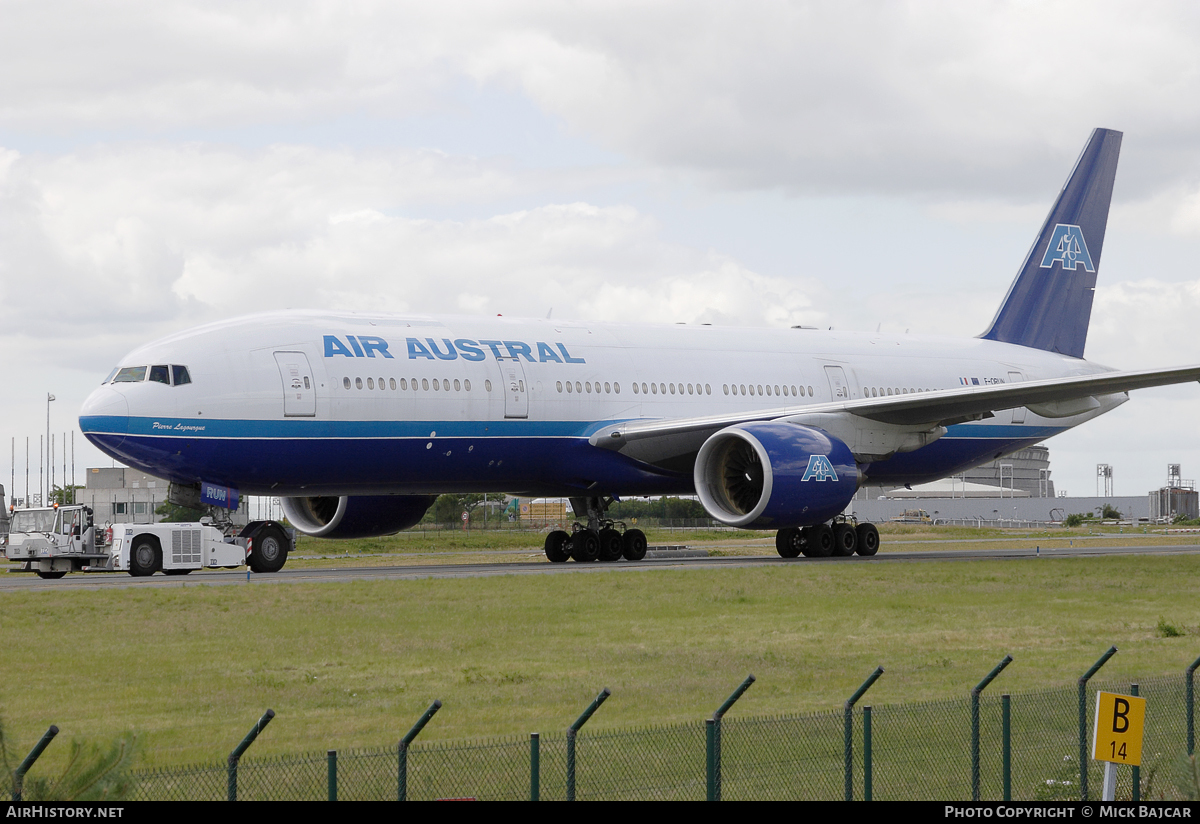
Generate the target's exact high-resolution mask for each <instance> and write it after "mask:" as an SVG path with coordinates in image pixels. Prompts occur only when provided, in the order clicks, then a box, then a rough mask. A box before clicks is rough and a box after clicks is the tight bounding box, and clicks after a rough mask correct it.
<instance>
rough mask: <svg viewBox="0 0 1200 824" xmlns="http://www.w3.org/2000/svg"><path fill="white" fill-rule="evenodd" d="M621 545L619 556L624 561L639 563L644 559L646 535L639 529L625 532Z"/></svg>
mask: <svg viewBox="0 0 1200 824" xmlns="http://www.w3.org/2000/svg"><path fill="white" fill-rule="evenodd" d="M621 544H622V547H621V554H622V555H624V556H625V560H626V561H640V560H642V559H643V558H645V557H646V533H645V532H642V531H641V530H640V529H627V530H625V534H624V535H622V536H621Z"/></svg>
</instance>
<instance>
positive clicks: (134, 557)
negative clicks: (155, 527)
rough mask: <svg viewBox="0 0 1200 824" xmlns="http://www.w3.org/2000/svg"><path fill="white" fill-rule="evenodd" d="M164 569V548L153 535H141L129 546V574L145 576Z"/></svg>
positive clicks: (139, 576) (137, 576)
mask: <svg viewBox="0 0 1200 824" xmlns="http://www.w3.org/2000/svg"><path fill="white" fill-rule="evenodd" d="M160 569H162V548H161V547H160V546H159V545H158V539H157V538H155V537H154V536H153V535H140V536H138V537H137V538H134V539H133V546H132V547H130V548H129V574H130V575H132V576H133V577H135V578H145V577H148V576H150V575H153V574H154V573H156V572H158V571H159V570H160Z"/></svg>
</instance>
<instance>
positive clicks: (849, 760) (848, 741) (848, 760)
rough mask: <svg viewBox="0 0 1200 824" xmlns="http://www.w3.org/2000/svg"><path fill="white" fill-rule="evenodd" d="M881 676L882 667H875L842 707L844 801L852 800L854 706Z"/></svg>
mask: <svg viewBox="0 0 1200 824" xmlns="http://www.w3.org/2000/svg"><path fill="white" fill-rule="evenodd" d="M881 675H883V667H876V668H875V671H874V672H873V673H871V674H870V676H868V677H867V680H866V681H863V682H862V686H860V687H859V688H858V689H857V690H855V691H854V695H851V696H850V697H849V698H847V699H846V703H845V704H844V705H843V707H842V720H843V722H844V723H843V724H842V727H843V729H842V747H843V750H844V752H845V772H846V800H847V801H853V800H854V705H855V704H857V703H858V699H860V698H862V697H863V695H864V694H865V693H866V691H867V690H869V689H870V688H871V685H872V684H874V683H875V682H876V681H878V680H879V676H881Z"/></svg>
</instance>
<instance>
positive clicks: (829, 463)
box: [80, 129, 1200, 561]
mask: <svg viewBox="0 0 1200 824" xmlns="http://www.w3.org/2000/svg"><path fill="white" fill-rule="evenodd" d="M1120 145H1121V133H1120V132H1115V131H1110V130H1107V129H1097V130H1095V131H1094V132H1093V133H1092V135H1091V138H1090V139H1089V140H1088V143H1087V146H1086V147H1085V148H1084V150H1083V154H1082V155H1080V158H1079V160H1078V162H1077V163H1076V165H1075V168H1074V169H1073V170H1072V172H1071V174H1070V176H1069V178H1068V179H1067V182H1066V185H1065V186H1064V187H1063V189H1062V191H1061V192H1060V194H1059V196H1058V199H1057V200H1056V201H1055V203H1054V206H1053V208H1052V209H1051V210H1050V215H1049V216H1048V217H1047V218H1046V222H1045V224H1044V225H1043V226H1042V228H1041V231H1040V232H1039V233H1038V235H1037V238H1036V240H1035V241H1034V244H1033V246H1032V248H1031V249H1030V251H1029V254H1028V256H1027V257H1026V259H1025V261H1024V263H1023V265H1022V266H1021V268H1020V270H1019V272H1018V273H1017V277H1016V279H1015V280H1014V281H1013V284H1012V286H1011V288H1010V289H1009V291H1008V294H1007V296H1006V297H1005V299H1004V302H1003V303H1002V304H1001V306H1000V309H999V311H998V312H997V313H996V317H995V319H994V320H993V321H992V324H991V326H990V327H989V328H988V329H987V330H986V331H985V332H984V333H983V334H981V335H980V336H979V337H977V338H971V339H966V340H948V339H942V338H935V337H924V336H917V335H902V336H895V337H893V336H887V335H880V334H854V333H847V332H834V331H817V330H813V329H803V328H799V329H733V328H721V327H714V326H677V325H670V326H665V325H664V326H633V325H622V324H602V323H568V322H561V321H552V320H514V319H509V318H501V317H494V318H467V317H426V316H419V315H412V316H403V317H394V316H383V315H371V314H338V313H333V312H278V313H270V314H262V315H254V316H250V317H244V318H238V319H235V320H230V321H225V322H222V323H215V324H210V325H208V326H203V327H200V328H198V329H193V330H191V331H188V332H182V333H179V334H176V335H171V336H169V337H166V338H163V339H162V340H159V341H156V342H154V343H151V344H149V345H147V346H144V347H142V348H140V349H137V350H136V351H134V352H132V353H130V354H129V355H128V356H127V357H126V358H124V359H123V360H122V361H121V363H120V365H119V366H118V367H117V368H116V369H114V370H113V372H112V373H111V374H110V375H109V376H108V378H107V379H105V381H104V383H103V385H102V386H101V387H100V388H98V389H97V390H96V391H95V392H94V393H93V394H92V395H91V397H90V398H88V400H87V402H86V404H85V405H84V408H83V411H82V414H81V416H80V426H81V428H82V429H83V432H84V433H85V434H86V435H87V437H88V438H89V439H90V440H91V441H92V442H93V443H94V444H96V446H98V447H99V448H100V449H102V450H103V451H104V452H106V453H108V454H109V455H111V456H112V457H114V458H116V459H117V460H119V461H122V462H124V463H126V464H128V465H130V466H132V467H136V468H138V469H141V470H144V471H146V472H149V473H152V474H154V475H157V476H160V477H165V478H169V479H170V480H171V481H172V482H173V483H175V484H181V485H190V486H196V485H199V484H201V483H206V484H214V485H217V486H221V487H227V488H230V489H236V490H239V491H240V492H241V493H242V494H255V495H274V496H280V497H281V498H282V499H283V501H284V511H285V512H286V514H287V517H288V519H289V520H290V521H291V523H292V524H293V525H294V526H295V527H296V528H297V529H299V530H301V531H302V532H305V533H307V534H311V535H320V536H324V537H329V538H349V537H360V536H367V535H384V534H389V533H393V532H396V531H398V530H401V529H404V528H406V527H409V526H411V525H413V524H415V523H416V522H417V521H418V520H419V519H420V518H421V516H422V515H423V514H424V512H425V511H426V509H427V508H428V507H429V505H430V503H431V502H432V501H433V499H434V496H436V495H438V494H440V493H445V492H510V493H514V494H521V495H531V496H555V497H557V496H562V497H567V498H570V499H571V501H572V505H573V507H574V509H575V513H576V516H577V517H578V518H579V523H576V524H575V525H574V526H573V528H572V532H571V533H567V532H565V531H559V532H554V533H552V534H551V535H550V536H549V538H548V539H547V541H546V555H547V556H548V557H549V558H550V560H552V561H565V560H566V559H567V558H568V557H573V558H575V560H577V561H591V560H595V559H597V558H599V559H601V560H608V561H614V560H617V559H618V558H620V557H625V558H627V559H630V560H637V559H640V558H641V557H642V556H643V555H644V553H645V546H646V541H645V536H644V535H642V533H640V532H639V531H638V530H636V529H625V528H624V525H622V524H619V523H615V522H613V521H612V520H611V519H609V518H608V517H606V510H607V508H608V506H609V504H610V503H611V502H612V501H613V500H614V499H616V498H618V497H620V496H638V495H664V494H691V493H695V494H697V495H698V496H699V498H700V500H701V502H702V503H703V504H704V507H705V509H706V510H708V512H709V513H710V514H711V515H712V517H713V518H715V519H716V520H718V521H721V522H722V523H725V524H730V525H732V526H737V527H745V528H747V529H770V530H776V531H777V539H776V545H777V547H778V549H779V553H780V554H781V555H783V556H785V557H795V556H796V555H798V554H799V553H802V552H803V553H804V554H806V555H810V556H824V555H829V554H841V555H848V554H851V553H854V552H858V553H860V554H864V555H870V554H873V553H874V552H875V551H876V550H877V549H878V546H879V533H878V531H877V530H876V529H875V528H874V527H873V526H872V525H870V524H858V525H857V526H855V525H853V524H852V523H849V522H846V519H844V518H842V517H841V513H842V512H843V511H844V510H845V508H846V506H847V505H848V504H849V502H850V500H851V498H852V497H853V495H854V492H855V490H856V489H858V487H859V486H860V485H862V484H864V483H868V482H869V483H872V484H897V485H898V484H903V483H921V482H926V481H931V480H934V479H937V478H942V477H945V476H947V475H951V474H954V473H957V472H961V471H962V470H964V469H967V468H969V467H972V466H977V465H979V464H982V463H986V462H988V461H991V460H994V459H995V458H998V457H1001V456H1003V455H1006V454H1008V453H1010V452H1013V451H1015V450H1018V449H1021V448H1023V447H1026V446H1028V445H1030V444H1033V443H1036V442H1038V441H1041V440H1044V439H1045V438H1048V437H1050V436H1052V435H1054V434H1056V433H1058V432H1062V431H1064V430H1066V429H1069V428H1071V427H1073V426H1076V425H1078V424H1081V423H1083V422H1084V421H1087V420H1090V419H1092V418H1094V417H1096V416H1097V415H1101V414H1103V413H1104V412H1107V411H1108V410H1110V409H1113V408H1115V407H1116V406H1118V405H1120V404H1122V403H1124V402H1125V401H1126V400H1128V394H1127V393H1128V391H1129V390H1132V389H1139V388H1143V387H1150V386H1160V385H1164V384H1172V383H1182V382H1187V381H1195V380H1198V379H1200V366H1189V367H1181V368H1174V369H1153V370H1143V371H1132V372H1128V371H1127V372H1118V371H1113V370H1111V369H1108V368H1106V367H1104V366H1101V365H1099V364H1095V363H1090V362H1088V361H1086V360H1084V359H1083V352H1084V344H1085V342H1086V340H1087V330H1088V321H1089V318H1090V316H1091V310H1092V295H1093V291H1094V289H1095V285H1096V273H1097V271H1098V269H1099V266H1100V256H1101V252H1102V250H1103V248H1104V231H1105V226H1106V224H1107V221H1108V209H1109V202H1110V200H1111V197H1112V188H1113V180H1114V178H1115V175H1116V169H1117V156H1118V153H1119V151H1120Z"/></svg>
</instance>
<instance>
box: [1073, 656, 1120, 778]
mask: <svg viewBox="0 0 1200 824" xmlns="http://www.w3.org/2000/svg"><path fill="white" fill-rule="evenodd" d="M1116 654H1117V648H1116V647H1109V648H1108V652H1106V653H1104V654H1103V655H1101V656H1100V658H1099V660H1097V661H1096V663H1094V664H1092V668H1091V669H1089V670H1088V671H1087V672H1085V673H1084V674H1083V675H1081V676H1080V677H1079V799H1080V800H1081V801H1087V800H1088V774H1087V767H1088V754H1087V741H1088V734H1087V682H1088V681H1089V680H1090V679H1091V677H1092V676H1093V675H1095V674H1096V672H1097V671H1098V670H1099V669H1100V668H1101V667H1102V666H1104V664H1105V662H1107V661H1108V659H1109V658H1112V657H1113V656H1114V655H1116Z"/></svg>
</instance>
